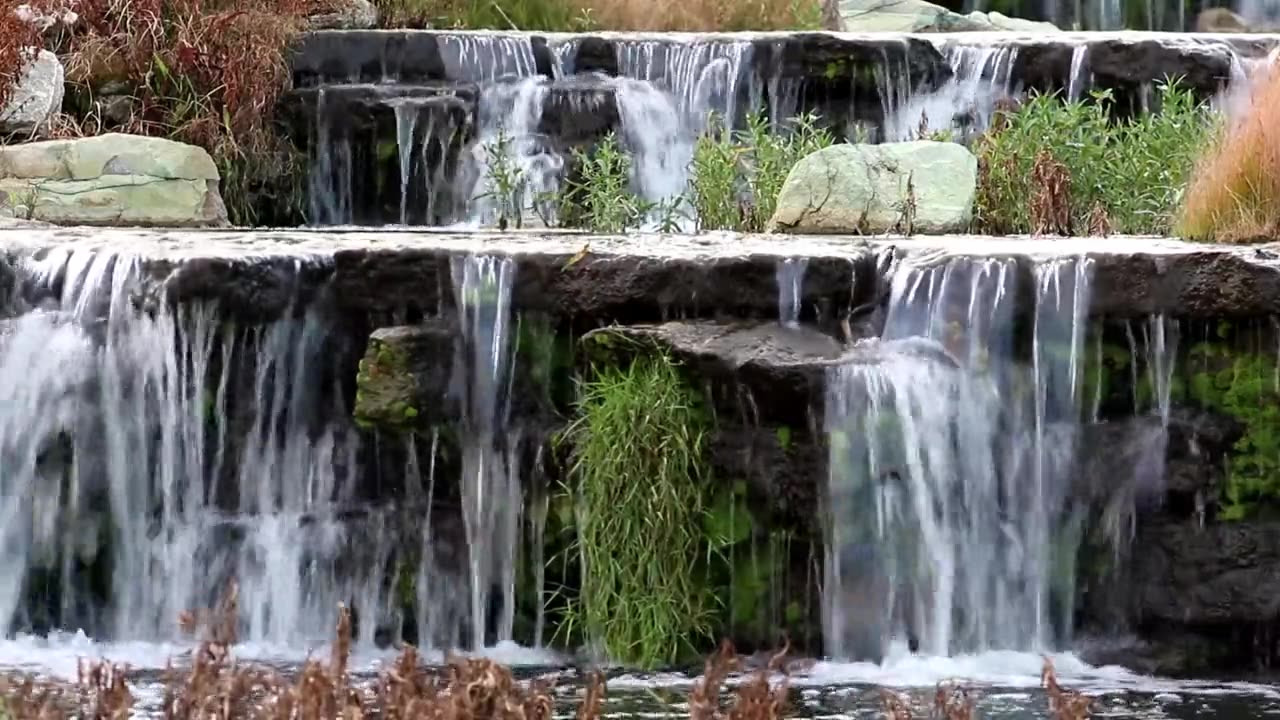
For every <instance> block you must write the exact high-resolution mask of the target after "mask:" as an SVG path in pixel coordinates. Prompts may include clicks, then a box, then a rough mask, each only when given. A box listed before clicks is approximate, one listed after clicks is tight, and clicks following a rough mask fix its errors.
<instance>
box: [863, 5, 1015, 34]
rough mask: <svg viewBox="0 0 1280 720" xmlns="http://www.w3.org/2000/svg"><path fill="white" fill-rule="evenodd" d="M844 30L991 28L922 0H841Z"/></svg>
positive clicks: (919, 30)
mask: <svg viewBox="0 0 1280 720" xmlns="http://www.w3.org/2000/svg"><path fill="white" fill-rule="evenodd" d="M840 21H841V26H842V28H841V29H843V30H844V31H845V32H962V31H967V30H990V29H991V26H990V25H989V24H986V23H983V22H979V21H975V20H970V19H969V18H967V17H966V16H964V15H960V14H958V13H953V12H951V11H950V10H948V9H946V8H944V7H941V6H939V5H934V4H933V3H931V2H925V0H841V2H840Z"/></svg>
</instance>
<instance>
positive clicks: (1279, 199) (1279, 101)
mask: <svg viewBox="0 0 1280 720" xmlns="http://www.w3.org/2000/svg"><path fill="white" fill-rule="evenodd" d="M1175 230H1176V231H1177V233H1178V234H1179V235H1182V236H1183V237H1186V238H1188V239H1192V240H1205V241H1216V242H1228V243H1248V242H1257V241H1266V240H1274V239H1276V237H1277V234H1278V233H1280V68H1278V67H1276V65H1275V63H1272V64H1270V65H1269V66H1267V67H1265V68H1263V69H1262V70H1261V71H1260V74H1259V75H1258V76H1257V77H1255V78H1254V85H1253V88H1252V92H1251V93H1250V98H1249V106H1248V109H1247V111H1246V112H1244V113H1243V114H1242V115H1240V116H1239V117H1235V118H1232V119H1231V120H1229V121H1228V124H1227V125H1226V126H1225V127H1224V128H1223V129H1222V131H1221V133H1220V135H1219V137H1218V139H1217V141H1216V142H1215V143H1214V144H1213V145H1212V146H1211V147H1210V149H1209V150H1208V152H1207V153H1206V154H1205V156H1204V158H1203V159H1202V160H1201V161H1200V163H1199V165H1198V166H1197V168H1196V171H1195V173H1194V175H1193V178H1192V181H1191V184H1190V186H1189V187H1188V188H1187V190H1186V195H1185V196H1184V199H1183V206H1182V213H1181V216H1180V218H1179V222H1178V224H1177V226H1176V228H1175Z"/></svg>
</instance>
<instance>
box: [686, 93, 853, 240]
mask: <svg viewBox="0 0 1280 720" xmlns="http://www.w3.org/2000/svg"><path fill="white" fill-rule="evenodd" d="M711 126H712V127H713V128H716V127H718V123H716V122H714V118H713V122H712V123H711ZM833 142H834V138H833V137H832V136H831V133H830V132H828V131H827V130H826V129H824V128H822V127H821V126H819V124H818V118H817V116H815V115H812V114H805V115H801V116H800V117H797V118H794V119H792V120H789V121H788V122H787V123H786V124H785V125H783V126H782V127H780V128H775V127H774V125H773V124H772V123H771V121H769V120H768V119H767V118H766V117H765V116H764V115H763V114H762V113H752V114H751V115H750V116H748V117H747V128H746V130H745V131H740V132H733V133H730V132H727V131H720V130H713V131H711V132H708V133H704V134H703V135H702V137H700V138H699V139H698V143H697V145H696V146H695V148H694V153H693V162H692V167H691V173H690V179H689V191H690V194H691V195H692V198H693V206H694V208H695V209H696V210H697V212H698V222H699V226H700V227H701V228H702V229H704V230H741V231H744V232H760V231H762V230H764V228H765V227H766V226H767V225H768V223H769V219H770V218H771V217H773V211H774V209H775V208H776V207H777V202H778V194H779V193H780V192H781V191H782V185H783V183H785V182H786V180H787V175H788V174H790V173H791V169H792V168H793V167H795V165H796V163H797V162H799V161H800V160H801V159H803V158H804V157H805V156H806V155H809V154H811V153H813V152H816V151H818V150H821V149H822V148H824V147H828V146H830V145H831V144H832V143H833Z"/></svg>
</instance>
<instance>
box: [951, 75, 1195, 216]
mask: <svg viewBox="0 0 1280 720" xmlns="http://www.w3.org/2000/svg"><path fill="white" fill-rule="evenodd" d="M1159 91H1160V109H1159V111H1158V112H1153V113H1149V114H1141V115H1138V116H1136V117H1133V118H1130V119H1127V120H1124V121H1120V122H1113V121H1111V119H1110V118H1109V113H1108V108H1109V106H1110V104H1111V103H1112V102H1113V100H1112V97H1111V95H1110V93H1108V92H1098V93H1095V94H1094V96H1093V98H1092V101H1090V102H1086V101H1083V100H1080V101H1073V102H1062V101H1061V100H1059V99H1058V98H1057V97H1056V96H1054V95H1051V94H1033V95H1032V96H1031V97H1030V98H1028V99H1027V100H1026V101H1025V102H1023V103H1022V104H1021V105H1020V106H1018V107H1017V108H1016V109H1014V110H1011V111H1002V112H1000V113H998V114H997V117H996V119H995V121H994V122H993V124H992V128H991V130H989V131H988V132H987V133H986V134H985V135H983V136H982V137H981V138H979V140H978V141H977V143H976V146H975V150H976V153H977V155H978V161H979V182H978V197H977V202H976V213H975V215H976V218H975V222H976V225H977V226H978V228H979V229H980V230H982V231H983V232H989V233H994V234H1007V233H1027V232H1032V231H1035V230H1037V229H1040V230H1046V229H1047V230H1056V231H1064V230H1068V231H1071V232H1079V231H1080V230H1082V229H1085V228H1091V227H1092V228H1102V227H1106V228H1108V229H1111V230H1114V231H1116V232H1123V233H1164V232H1167V231H1168V230H1169V229H1170V228H1171V226H1172V224H1173V221H1174V215H1175V211H1176V209H1177V206H1178V203H1179V201H1180V197H1181V193H1182V188H1183V187H1184V186H1185V183H1186V181H1187V178H1188V177H1189V176H1190V171H1191V168H1192V166H1193V164H1194V153H1195V151H1196V148H1197V147H1198V146H1199V145H1200V144H1201V143H1202V142H1203V141H1204V140H1205V139H1206V138H1207V137H1208V133H1209V131H1210V128H1211V127H1212V122H1211V116H1210V113H1209V109H1208V106H1207V105H1205V104H1204V103H1201V102H1198V101H1197V100H1196V99H1195V97H1194V95H1193V94H1192V93H1191V91H1190V90H1188V89H1186V88H1184V87H1183V86H1182V85H1181V83H1180V82H1179V81H1177V80H1176V79H1168V80H1166V81H1165V82H1163V83H1161V84H1160V86H1159ZM1037 165H1038V166H1039V167H1040V169H1041V172H1039V173H1037V171H1036V170H1037ZM1050 167H1052V168H1056V169H1057V170H1056V171H1055V172H1051V173H1046V172H1044V170H1045V169H1046V168H1050ZM1064 181H1065V182H1064ZM1045 183H1048V184H1050V185H1054V186H1055V187H1053V188H1049V187H1044V185H1045ZM1028 198H1038V202H1037V203H1028V201H1027V200H1028ZM1049 209H1052V210H1053V212H1048V213H1046V212H1045V211H1046V210H1049ZM1037 214H1039V217H1035V215H1037ZM1047 216H1052V220H1053V221H1052V222H1045V220H1046V217H1047ZM1037 220H1040V222H1037ZM1037 225H1039V226H1040V227H1039V228H1037ZM1046 226H1047V227H1046Z"/></svg>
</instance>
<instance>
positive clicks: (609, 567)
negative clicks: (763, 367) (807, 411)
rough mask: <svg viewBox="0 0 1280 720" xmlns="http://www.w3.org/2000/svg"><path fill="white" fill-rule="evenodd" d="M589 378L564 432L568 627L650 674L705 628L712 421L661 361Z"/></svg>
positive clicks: (651, 359)
mask: <svg viewBox="0 0 1280 720" xmlns="http://www.w3.org/2000/svg"><path fill="white" fill-rule="evenodd" d="M593 375H594V377H593V379H591V380H589V381H587V382H586V383H584V384H583V385H582V391H581V399H580V402H579V405H578V414H577V418H576V420H575V421H574V423H573V424H572V425H571V426H570V428H569V430H568V432H567V435H566V437H567V439H568V440H569V441H570V442H571V443H572V447H573V450H572V465H571V468H570V473H571V479H572V482H573V486H574V491H575V495H576V498H575V499H576V502H575V514H576V524H577V528H578V533H577V540H576V543H577V551H578V557H579V561H580V563H581V571H582V584H581V592H580V596H579V598H578V601H577V607H575V608H574V613H573V614H574V615H576V618H574V621H576V622H577V623H580V625H581V629H582V630H584V631H585V633H586V635H587V637H588V638H589V639H590V640H591V642H593V643H594V644H595V645H596V646H597V647H598V648H600V649H602V650H603V651H604V652H605V653H606V654H607V655H608V657H609V658H611V659H613V660H617V661H620V662H624V663H627V664H631V665H636V666H639V667H643V668H652V667H656V666H659V665H662V664H667V663H672V662H675V661H677V660H679V659H681V658H682V657H686V656H688V655H689V654H691V653H694V652H696V651H697V647H698V645H699V644H700V643H702V642H704V641H706V640H707V639H708V638H709V636H710V633H711V620H712V613H711V608H712V604H713V603H714V597H713V596H712V594H711V593H710V591H709V590H708V588H707V587H706V583H705V582H703V578H702V573H701V571H700V570H699V568H700V567H701V565H700V553H701V552H702V551H703V549H704V548H703V545H704V542H703V540H704V538H703V533H702V522H701V517H702V515H703V513H704V501H703V491H702V488H703V481H704V478H705V475H706V470H705V468H704V459H703V446H704V441H705V433H706V424H707V420H706V416H705V415H704V413H703V411H702V410H701V409H700V408H699V407H698V406H697V399H696V396H695V395H694V393H693V392H692V391H691V390H690V389H689V388H688V386H687V385H686V384H685V383H684V381H683V379H682V378H681V377H680V373H679V369H678V367H677V365H676V364H675V363H674V362H673V361H672V360H671V359H670V358H669V357H666V356H664V355H646V356H642V357H640V358H638V359H636V360H635V361H634V362H632V363H631V364H630V365H629V366H626V367H609V368H596V369H595V370H594V373H593Z"/></svg>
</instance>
